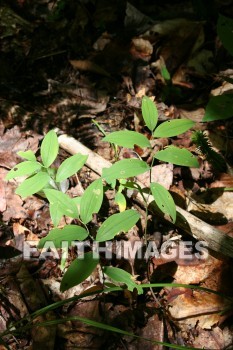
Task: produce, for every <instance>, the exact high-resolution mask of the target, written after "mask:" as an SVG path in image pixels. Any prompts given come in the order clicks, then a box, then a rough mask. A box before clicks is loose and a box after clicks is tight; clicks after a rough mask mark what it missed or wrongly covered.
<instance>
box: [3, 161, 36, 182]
mask: <svg viewBox="0 0 233 350" xmlns="http://www.w3.org/2000/svg"><path fill="white" fill-rule="evenodd" d="M41 167H42V165H41V164H40V163H39V162H36V161H32V160H28V161H26V162H22V163H19V164H17V165H15V166H14V168H13V169H11V171H9V173H8V174H7V176H6V180H11V179H14V178H15V177H20V176H25V175H31V174H33V173H35V172H36V171H37V170H40V169H41Z"/></svg>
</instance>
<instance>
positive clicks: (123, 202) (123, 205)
mask: <svg viewBox="0 0 233 350" xmlns="http://www.w3.org/2000/svg"><path fill="white" fill-rule="evenodd" d="M115 202H116V203H117V204H118V205H119V210H120V212H122V211H124V210H125V209H126V199H125V196H124V195H123V193H121V192H117V194H116V195H115Z"/></svg>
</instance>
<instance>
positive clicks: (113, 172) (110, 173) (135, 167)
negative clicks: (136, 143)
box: [102, 158, 150, 184]
mask: <svg viewBox="0 0 233 350" xmlns="http://www.w3.org/2000/svg"><path fill="white" fill-rule="evenodd" d="M149 169H150V167H149V165H148V164H147V163H146V162H143V161H142V160H140V159H132V158H131V159H123V160H119V161H118V162H116V163H115V164H113V165H112V166H111V167H110V168H104V169H103V172H102V177H103V178H104V179H105V180H106V181H107V183H109V184H110V183H111V182H112V181H114V180H116V179H127V178H128V177H132V176H137V175H139V174H143V173H144V172H146V171H147V170H149Z"/></svg>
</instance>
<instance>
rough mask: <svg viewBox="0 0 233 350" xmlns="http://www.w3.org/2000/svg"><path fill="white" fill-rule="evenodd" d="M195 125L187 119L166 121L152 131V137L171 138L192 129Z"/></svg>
mask: <svg viewBox="0 0 233 350" xmlns="http://www.w3.org/2000/svg"><path fill="white" fill-rule="evenodd" d="M194 124H195V123H194V122H193V121H192V120H189V119H175V120H168V121H166V122H164V123H162V124H160V125H159V126H158V127H157V128H156V129H155V131H154V134H153V136H154V137H172V136H177V135H179V134H182V133H183V132H185V131H187V130H189V129H190V128H192V127H193V125H194Z"/></svg>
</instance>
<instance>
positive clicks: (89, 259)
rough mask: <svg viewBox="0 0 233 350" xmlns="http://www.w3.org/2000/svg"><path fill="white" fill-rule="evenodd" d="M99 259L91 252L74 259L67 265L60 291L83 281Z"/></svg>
mask: <svg viewBox="0 0 233 350" xmlns="http://www.w3.org/2000/svg"><path fill="white" fill-rule="evenodd" d="M98 262H99V259H98V258H97V256H96V254H95V255H94V256H93V253H92V252H88V253H85V254H84V255H83V256H80V257H79V258H77V259H75V260H74V261H73V262H72V263H71V264H70V266H69V268H68V270H67V271H66V273H65V274H64V276H63V278H62V281H61V287H60V289H61V292H65V291H66V290H67V289H69V288H72V287H74V286H77V285H78V284H80V283H81V282H83V281H85V279H86V278H87V277H89V276H90V275H91V273H92V272H93V270H94V269H95V268H96V266H97V264H98Z"/></svg>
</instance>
